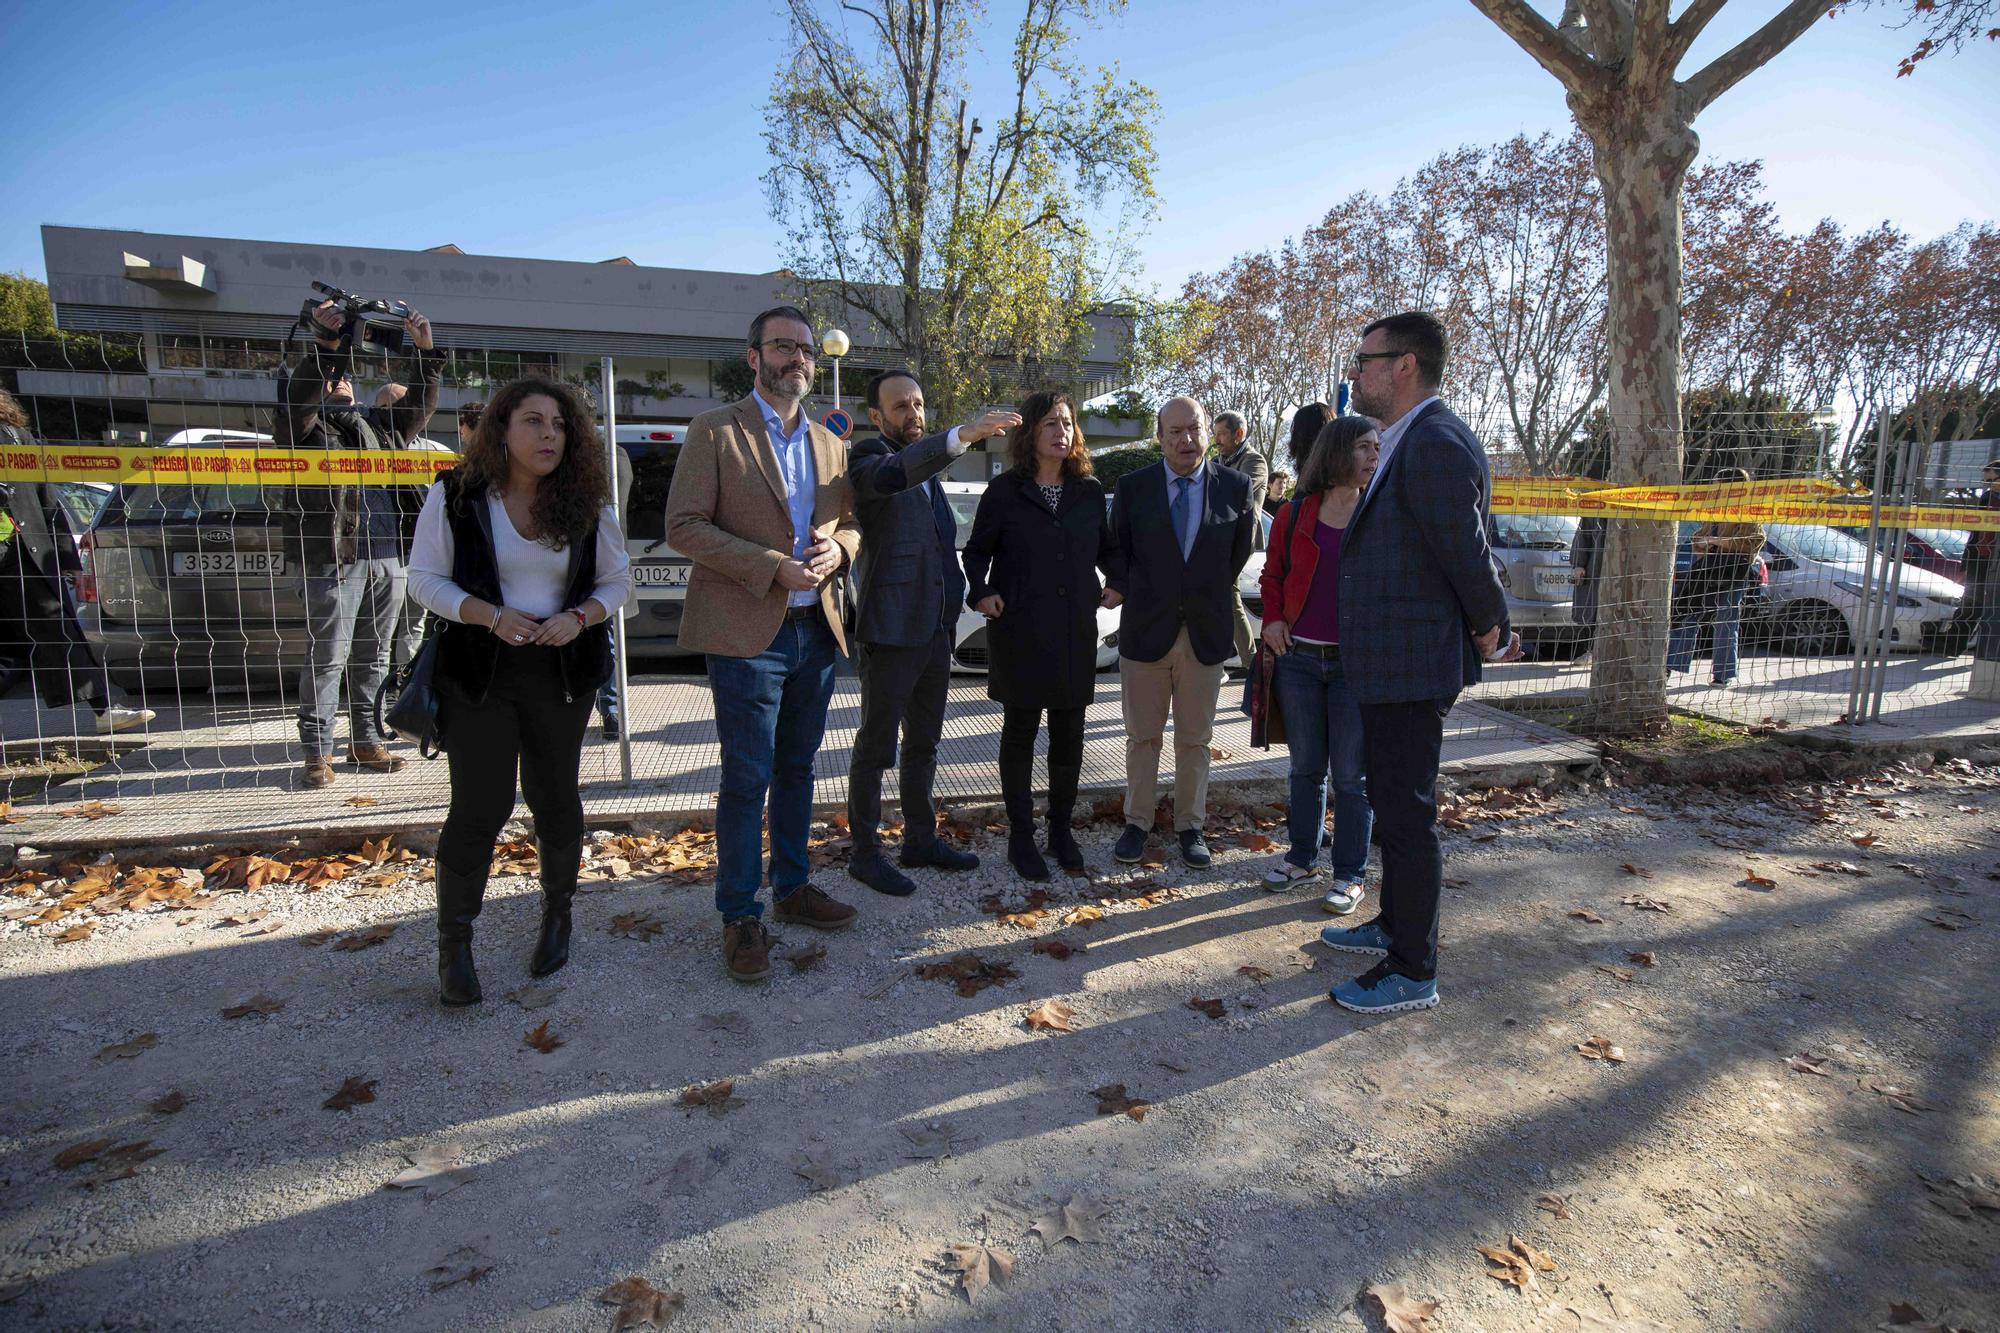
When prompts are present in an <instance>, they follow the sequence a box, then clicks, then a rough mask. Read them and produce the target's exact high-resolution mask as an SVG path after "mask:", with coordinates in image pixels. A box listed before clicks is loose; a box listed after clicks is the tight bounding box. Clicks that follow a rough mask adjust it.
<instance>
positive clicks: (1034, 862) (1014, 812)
mask: <svg viewBox="0 0 2000 1333" xmlns="http://www.w3.org/2000/svg"><path fill="white" fill-rule="evenodd" d="M1034 762H1035V761H1034V756H1033V755H1029V756H1028V759H1027V762H1025V763H1023V762H1022V761H1021V760H1020V759H1018V758H1016V757H1015V756H1012V755H1006V754H1003V755H1001V756H1000V795H1001V799H1002V800H1003V801H1004V802H1005V803H1006V806H1007V864H1009V865H1011V866H1013V867H1014V870H1015V873H1016V874H1018V875H1020V877H1021V878H1022V879H1031V880H1037V881H1039V880H1045V879H1047V878H1048V877H1049V863H1048V862H1047V861H1044V860H1043V859H1042V853H1041V851H1040V849H1039V848H1037V847H1036V846H1035V790H1034V778H1035V768H1034Z"/></svg>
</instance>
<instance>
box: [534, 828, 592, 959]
mask: <svg viewBox="0 0 2000 1333" xmlns="http://www.w3.org/2000/svg"><path fill="white" fill-rule="evenodd" d="M535 859H536V860H538V861H539V862H541V867H542V933H541V936H540V937H539V938H538V939H536V941H535V956H534V959H533V960H532V961H531V962H529V964H528V971H530V972H532V973H534V974H535V975H536V976H538V977H545V976H547V975H548V974H549V973H551V972H559V971H561V970H562V965H563V964H564V963H567V962H568V961H569V905H570V900H571V899H573V898H575V897H576V873H577V870H578V868H579V866H581V864H582V862H583V844H582V843H580V842H572V843H565V844H564V845H563V846H561V847H549V846H546V845H544V844H543V843H542V842H541V841H540V840H537V841H536V843H535Z"/></svg>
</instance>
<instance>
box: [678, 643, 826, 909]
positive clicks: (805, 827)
mask: <svg viewBox="0 0 2000 1333" xmlns="http://www.w3.org/2000/svg"><path fill="white" fill-rule="evenodd" d="M833 661H834V644H833V631H832V630H831V629H829V628H827V624H826V620H825V618H824V617H823V616H819V615H814V616H812V617H810V618H805V619H799V620H794V619H792V618H791V617H789V616H787V617H786V618H785V620H784V622H783V623H782V624H780V625H779V626H778V636H777V637H776V638H774V639H773V640H771V646H770V647H769V648H766V649H765V650H764V651H763V652H761V653H759V654H757V655H756V656H755V657H722V656H718V655H717V654H714V653H710V654H709V656H708V683H709V688H710V690H711V691H712V693H713V695H714V703H715V734H716V738H717V740H719V741H720V742H721V745H722V784H721V788H722V789H721V793H720V794H719V796H718V797H717V799H716V807H715V856H716V874H715V910H716V911H718V912H720V913H722V919H723V921H724V922H725V923H726V922H730V921H737V920H741V919H742V918H744V917H760V916H762V915H763V914H764V907H763V904H761V903H759V902H758V901H757V890H758V889H759V888H760V887H762V884H763V879H764V854H763V850H762V848H763V832H764V805H765V799H766V797H767V796H768V798H769V801H770V823H771V896H772V897H773V898H776V899H779V900H783V899H785V898H789V897H791V896H792V894H793V893H795V892H797V891H798V890H799V889H802V888H804V887H805V883H806V879H807V876H808V871H809V870H810V863H809V861H808V860H807V857H806V841H807V836H808V834H809V832H810V830H811V827H812V799H813V756H814V755H816V754H818V753H819V747H820V742H821V741H822V740H823V739H824V738H825V735H826V706H827V704H828V702H829V701H830V700H831V699H832V698H833Z"/></svg>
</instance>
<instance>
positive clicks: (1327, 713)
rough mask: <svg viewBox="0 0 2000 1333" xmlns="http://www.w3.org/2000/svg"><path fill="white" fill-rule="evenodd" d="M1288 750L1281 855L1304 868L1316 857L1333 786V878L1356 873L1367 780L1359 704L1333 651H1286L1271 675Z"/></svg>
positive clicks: (1364, 835) (1363, 853) (1366, 816)
mask: <svg viewBox="0 0 2000 1333" xmlns="http://www.w3.org/2000/svg"><path fill="white" fill-rule="evenodd" d="M1271 686H1272V689H1273V691H1274V692H1275V693H1276V694H1277V698H1278V709H1279V711H1280V712H1281V713H1283V714H1284V718H1285V736H1286V745H1287V746H1288V747H1289V748H1290V750H1291V752H1292V768H1291V779H1292V784H1291V785H1292V791H1291V796H1292V806H1291V811H1290V814H1289V815H1288V816H1287V823H1288V826H1289V828H1290V831H1291V835H1292V850H1291V851H1290V852H1289V853H1288V854H1287V855H1286V857H1285V859H1286V860H1287V861H1290V862H1291V863H1292V864H1293V865H1295V866H1299V867H1301V868H1303V869H1306V870H1310V869H1312V867H1313V865H1314V863H1315V862H1317V861H1318V860H1319V845H1320V842H1321V835H1322V834H1323V833H1324V832H1325V830H1326V789H1327V786H1328V783H1329V781H1330V782H1331V784H1332V786H1333V877H1334V878H1335V879H1338V880H1356V879H1360V878H1361V877H1362V875H1363V874H1364V873H1366V871H1367V869H1368V832H1369V830H1370V829H1371V828H1372V827H1373V826H1374V820H1375V816H1374V813H1373V812H1372V811H1371V810H1370V809H1369V806H1368V779H1367V772H1366V769H1365V767H1364V765H1363V763H1362V755H1361V708H1360V705H1359V704H1357V703H1355V701H1354V693H1353V691H1351V690H1349V689H1348V688H1347V677H1346V675H1345V674H1344V672H1343V670H1342V668H1341V662H1340V659H1339V658H1338V657H1318V656H1314V655H1312V654H1310V653H1306V652H1303V651H1294V652H1289V653H1286V654H1285V655H1284V656H1283V657H1280V658H1279V659H1278V661H1277V666H1276V668H1275V670H1273V672H1272V673H1271Z"/></svg>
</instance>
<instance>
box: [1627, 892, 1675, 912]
mask: <svg viewBox="0 0 2000 1333" xmlns="http://www.w3.org/2000/svg"><path fill="white" fill-rule="evenodd" d="M1618 901H1619V902H1621V903H1623V904H1624V905H1625V906H1627V907H1636V908H1638V909H1639V910H1640V911H1642V912H1670V911H1672V910H1673V907H1672V906H1671V904H1668V903H1665V902H1662V901H1661V900H1660V899H1658V898H1649V897H1647V896H1646V895H1645V894H1643V893H1628V894H1626V895H1625V896H1624V897H1623V898H1620V899H1619V900H1618Z"/></svg>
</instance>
